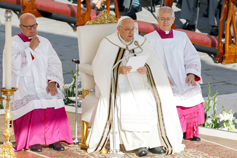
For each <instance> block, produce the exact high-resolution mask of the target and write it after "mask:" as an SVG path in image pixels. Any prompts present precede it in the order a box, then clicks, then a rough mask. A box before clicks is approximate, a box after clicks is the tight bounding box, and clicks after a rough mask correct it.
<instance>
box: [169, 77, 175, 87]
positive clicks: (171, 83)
mask: <svg viewBox="0 0 237 158" xmlns="http://www.w3.org/2000/svg"><path fill="white" fill-rule="evenodd" d="M168 79H169V82H170V85H171V86H173V85H174V83H173V82H172V81H171V79H170V78H169V77H168Z"/></svg>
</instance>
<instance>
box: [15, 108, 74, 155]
mask: <svg viewBox="0 0 237 158" xmlns="http://www.w3.org/2000/svg"><path fill="white" fill-rule="evenodd" d="M13 126H14V133H15V139H16V147H15V151H19V150H22V149H29V147H30V146H31V145H34V144H41V145H49V144H52V143H55V142H58V141H64V142H66V143H68V144H72V143H73V140H72V134H71V129H70V125H69V122H68V118H67V114H66V111H65V108H64V107H63V108H59V109H54V108H47V109H35V110H33V111H31V112H29V113H27V114H25V115H24V116H22V117H20V118H18V119H16V120H14V121H13Z"/></svg>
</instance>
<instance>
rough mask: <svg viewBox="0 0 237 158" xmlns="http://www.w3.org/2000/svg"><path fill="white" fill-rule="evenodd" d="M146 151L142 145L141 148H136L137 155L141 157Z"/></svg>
mask: <svg viewBox="0 0 237 158" xmlns="http://www.w3.org/2000/svg"><path fill="white" fill-rule="evenodd" d="M147 153H148V151H147V148H146V147H143V148H139V149H138V156H139V157H142V156H146V155H147Z"/></svg>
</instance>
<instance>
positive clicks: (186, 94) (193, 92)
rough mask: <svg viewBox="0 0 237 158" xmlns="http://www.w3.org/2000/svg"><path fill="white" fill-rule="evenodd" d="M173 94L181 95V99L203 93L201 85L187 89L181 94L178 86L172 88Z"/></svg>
mask: <svg viewBox="0 0 237 158" xmlns="http://www.w3.org/2000/svg"><path fill="white" fill-rule="evenodd" d="M172 91H173V95H174V96H175V97H179V98H180V99H181V100H187V99H189V98H191V97H193V96H196V95H198V94H200V93H201V91H200V88H199V87H194V88H190V89H187V90H186V91H185V92H184V93H182V94H180V92H179V91H178V90H177V89H176V88H172Z"/></svg>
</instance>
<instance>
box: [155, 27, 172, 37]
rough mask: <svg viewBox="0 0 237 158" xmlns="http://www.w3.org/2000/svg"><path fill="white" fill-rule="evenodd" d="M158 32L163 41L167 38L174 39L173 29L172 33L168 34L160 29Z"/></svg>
mask: <svg viewBox="0 0 237 158" xmlns="http://www.w3.org/2000/svg"><path fill="white" fill-rule="evenodd" d="M156 31H157V32H158V34H159V35H160V37H161V38H162V39H165V38H173V37H174V34H173V30H172V29H171V30H170V32H169V33H168V34H166V33H165V31H163V30H161V29H160V28H158V29H157V30H156Z"/></svg>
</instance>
